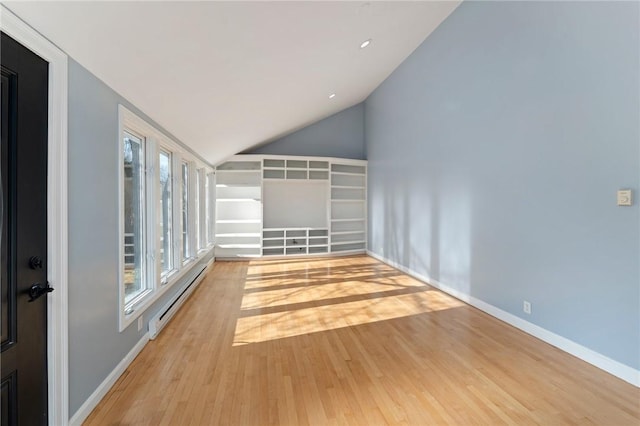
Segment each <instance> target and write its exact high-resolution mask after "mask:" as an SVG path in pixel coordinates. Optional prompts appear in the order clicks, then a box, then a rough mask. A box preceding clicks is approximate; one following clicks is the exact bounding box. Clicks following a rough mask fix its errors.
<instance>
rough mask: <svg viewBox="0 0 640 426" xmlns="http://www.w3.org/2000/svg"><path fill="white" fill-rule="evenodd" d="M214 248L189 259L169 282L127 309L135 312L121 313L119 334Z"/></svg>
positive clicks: (148, 292)
mask: <svg viewBox="0 0 640 426" xmlns="http://www.w3.org/2000/svg"><path fill="white" fill-rule="evenodd" d="M212 249H213V247H211V248H208V249H206V250H201V251H199V252H198V256H197V257H193V258H191V259H189V262H188V263H186V264H184V265H183V266H182V268H180V270H179V271H176V272H173V273H171V274H170V275H169V276H168V277H167V278H168V281H167V283H166V284H159V285H158V287H157V288H156V289H155V290H149V291H147V292H146V293H145V294H144V296H142V295H141V296H139V298H136V300H135V301H134V302H132V303H130V306H129V307H127V308H126V309H127V310H128V309H133V312H131V313H130V314H125V313H124V311H122V312H121V315H120V321H119V325H120V326H119V332H120V333H122V332H123V331H124V330H126V329H127V328H128V327H129V326H130V325H131V324H133V322H134V321H135V320H136V319H137V318H138V317H139V316H140V315H142V314H144V313H145V311H146V310H147V309H149V307H150V306H151V305H153V304H154V303H155V302H156V301H157V300H158V299H159V298H160V297H162V295H163V294H165V293H166V292H167V291H168V290H169V289H170V288H171V287H173V286H174V285H175V284H176V283H177V282H178V281H179V280H180V278H182V277H183V276H184V275H186V274H188V273H189V272H190V271H191V270H192V269H193V268H194V267H195V266H196V264H197V263H198V262H197V261H198V260H200V259H201V258H202V257H203V256H204V255H207V254H209V253H210V252H211V250H212Z"/></svg>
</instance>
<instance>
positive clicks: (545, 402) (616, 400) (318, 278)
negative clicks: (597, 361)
mask: <svg viewBox="0 0 640 426" xmlns="http://www.w3.org/2000/svg"><path fill="white" fill-rule="evenodd" d="M85 424H87V425H108V424H149V425H182V424H191V425H208V424H212V425H214V424H224V425H280V424H281V425H307V424H314V425H333V424H348V425H384V424H405V425H432V424H453V425H467V424H484V425H495V424H518V425H523V424H542V425H559V424H581V425H589V424H600V425H638V424H640V390H639V389H637V388H635V387H633V386H632V385H630V384H627V383H625V382H623V381H621V380H619V379H617V378H615V377H613V376H611V375H609V374H607V373H604V372H602V371H600V370H598V369H597V368H595V367H592V366H590V365H588V364H586V363H584V362H582V361H580V360H578V359H576V358H574V357H572V356H570V355H568V354H566V353H564V352H562V351H560V350H558V349H556V348H554V347H552V346H549V345H547V344H545V343H543V342H541V341H539V340H537V339H535V338H533V337H530V336H528V335H526V334H524V333H522V332H520V331H518V330H516V329H514V328H512V327H510V326H508V325H506V324H504V323H502V322H500V321H498V320H496V319H494V318H492V317H490V316H488V315H486V314H484V313H482V312H480V311H478V310H476V309H474V308H472V307H470V306H468V305H465V304H464V303H461V302H460V301H458V300H456V299H454V298H452V297H449V296H448V295H446V294H444V293H442V292H440V291H438V290H436V289H434V288H432V287H429V286H427V285H425V284H424V283H422V282H419V281H417V280H414V279H412V278H410V277H408V276H406V275H404V274H403V273H401V272H398V271H397V270H395V269H393V268H390V267H389V266H386V265H384V264H382V263H380V262H378V261H376V260H374V259H372V258H370V257H366V256H355V257H346V258H332V259H315V260H313V259H312V260H306V259H305V260H301V259H296V260H273V261H252V262H250V263H248V262H216V263H215V265H214V267H213V269H212V271H211V272H210V273H209V275H208V276H207V277H206V278H205V280H204V281H203V282H202V284H201V285H200V287H199V288H198V289H197V290H196V292H195V293H194V295H193V296H192V297H191V298H190V299H189V301H188V302H187V304H186V305H185V306H184V307H183V308H182V309H181V310H180V312H179V313H178V314H177V315H176V317H175V318H174V319H173V320H172V322H171V323H170V324H169V325H168V326H167V328H166V329H165V330H164V331H163V332H162V333H161V334H160V336H159V337H158V338H157V339H156V340H155V341H152V342H149V344H148V345H147V346H146V347H145V348H144V350H143V351H142V353H141V354H140V355H139V356H138V357H137V358H136V360H135V361H134V362H133V364H132V365H131V366H130V367H129V368H128V369H127V371H126V372H125V373H124V374H123V376H122V377H121V378H120V379H119V380H118V382H117V383H116V384H115V386H114V387H113V388H112V389H111V391H110V392H109V393H108V394H107V396H106V397H105V398H104V399H103V401H102V402H101V403H100V404H99V405H98V407H97V408H96V409H95V410H94V411H93V413H92V414H91V415H90V417H89V418H88V419H87V421H86V423H85Z"/></svg>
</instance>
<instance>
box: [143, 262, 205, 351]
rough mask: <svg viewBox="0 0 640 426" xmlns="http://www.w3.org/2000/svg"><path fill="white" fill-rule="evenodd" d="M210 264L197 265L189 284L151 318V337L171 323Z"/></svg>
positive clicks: (154, 336)
mask: <svg viewBox="0 0 640 426" xmlns="http://www.w3.org/2000/svg"><path fill="white" fill-rule="evenodd" d="M208 266H209V265H208V264H205V265H202V267H197V268H196V270H195V271H194V272H195V274H194V275H195V276H194V277H193V278H192V279H191V280H190V281H187V284H185V285H184V287H183V288H182V290H181V291H178V293H176V295H175V296H174V297H173V298H172V299H171V300H169V302H168V303H167V304H166V305H165V306H164V307H163V308H162V309H160V312H158V313H157V314H156V315H155V316H154V317H153V318H151V321H149V338H150V339H151V340H153V339H155V338H156V337H157V336H158V334H160V331H162V329H163V328H164V326H165V325H167V323H169V320H171V318H172V317H173V316H174V315H175V313H176V312H178V310H179V309H180V307H181V306H182V304H183V303H184V302H185V301H186V300H187V299H188V298H189V296H190V295H191V293H193V291H194V290H195V289H196V287H198V284H200V281H202V279H203V278H204V276H205V270H206V269H207V267H208Z"/></svg>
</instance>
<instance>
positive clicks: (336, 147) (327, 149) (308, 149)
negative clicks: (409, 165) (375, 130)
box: [244, 103, 366, 160]
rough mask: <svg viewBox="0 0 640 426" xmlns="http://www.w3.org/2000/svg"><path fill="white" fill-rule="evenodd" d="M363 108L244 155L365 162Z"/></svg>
mask: <svg viewBox="0 0 640 426" xmlns="http://www.w3.org/2000/svg"><path fill="white" fill-rule="evenodd" d="M363 119H364V104H363V103H360V104H358V105H355V106H352V107H351V108H347V109H345V110H342V111H340V112H338V113H336V114H334V115H332V116H330V117H327V118H325V119H324V120H320V121H318V122H317V123H314V124H311V125H309V126H307V127H305V128H303V129H301V130H298V131H297V132H294V133H292V134H290V135H287V136H284V137H283V138H280V139H278V140H276V141H273V142H271V143H268V144H266V145H263V146H260V147H257V148H255V149H252V150H249V151H247V152H244V154H272V155H302V156H314V157H338V158H352V159H355V160H364V159H366V157H365V151H364V123H363Z"/></svg>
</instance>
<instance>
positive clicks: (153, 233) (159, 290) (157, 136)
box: [117, 105, 212, 332]
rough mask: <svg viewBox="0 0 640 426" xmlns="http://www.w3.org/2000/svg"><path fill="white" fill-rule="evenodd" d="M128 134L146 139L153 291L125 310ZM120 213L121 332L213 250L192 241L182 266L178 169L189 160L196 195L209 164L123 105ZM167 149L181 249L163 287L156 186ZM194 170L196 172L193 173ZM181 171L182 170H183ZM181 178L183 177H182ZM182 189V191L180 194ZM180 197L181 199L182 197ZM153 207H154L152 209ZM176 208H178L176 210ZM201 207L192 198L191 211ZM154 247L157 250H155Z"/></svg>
mask: <svg viewBox="0 0 640 426" xmlns="http://www.w3.org/2000/svg"><path fill="white" fill-rule="evenodd" d="M125 130H126V131H128V132H131V133H134V134H136V135H139V136H141V137H143V139H144V140H145V145H146V146H145V161H146V164H145V167H146V171H145V172H146V177H145V184H146V185H147V187H146V198H145V215H146V216H145V218H146V220H147V224H146V225H145V232H146V239H145V243H146V244H147V249H146V258H145V259H146V262H147V284H148V285H149V290H148V291H145V292H144V293H143V294H141V295H140V296H138V297H137V298H136V299H135V300H134V301H132V302H131V303H130V304H129V305H127V306H126V307H125V304H124V244H122V241H124V193H123V192H124V169H123V167H122V164H123V163H124V158H123V156H124V154H123V150H122V140H123V136H124V132H125ZM117 147H118V212H119V221H118V235H119V244H118V250H119V253H118V254H119V256H118V269H119V271H118V276H119V280H118V294H119V304H118V306H119V308H118V311H119V312H118V318H119V321H118V325H119V331H120V332H122V331H124V330H125V329H126V328H127V327H129V326H130V325H131V324H133V322H134V321H135V320H136V319H137V318H138V317H139V316H140V315H142V314H143V313H144V312H145V310H146V309H147V308H149V306H151V305H152V304H153V303H154V302H155V301H156V300H158V298H160V297H161V296H162V295H163V294H164V293H165V292H166V291H167V290H169V289H170V288H171V287H172V286H173V285H174V284H175V283H176V282H177V281H178V280H179V279H180V278H181V277H182V276H184V275H185V274H186V273H187V272H189V271H190V270H191V269H192V268H193V266H194V265H195V264H196V262H195V261H196V260H197V259H199V258H201V257H202V256H203V255H206V254H208V253H209V252H210V251H211V249H212V248H209V249H207V250H200V251H198V250H197V247H195V244H196V238H190V239H189V240H190V244H191V245H192V249H191V253H194V255H193V256H191V258H190V259H189V261H188V262H185V263H182V254H181V248H182V247H181V245H182V244H181V243H182V240H181V237H180V238H177V235H178V236H181V235H182V229H181V227H180V215H176V214H175V212H176V211H180V210H179V209H180V199H181V196H182V192H181V191H182V185H181V182H179V181H178V180H177V179H180V180H181V179H182V178H181V173H178V174H176V173H175V171H176V170H180V168H181V166H182V162H183V161H184V160H186V161H187V162H188V164H189V173H190V175H189V178H190V181H191V182H190V186H191V185H193V188H190V191H191V193H192V194H193V193H194V192H195V179H196V175H197V173H196V170H197V169H198V168H200V169H203V170H212V169H211V168H210V167H209V166H208V165H206V164H204V163H203V162H201V161H199V160H198V159H197V158H196V157H195V156H194V155H192V154H191V153H189V152H188V151H186V150H185V148H184V147H183V146H181V145H180V144H178V143H177V142H175V141H174V140H172V139H171V138H169V137H168V136H167V135H165V134H164V133H162V132H160V131H159V130H157V129H156V128H155V127H153V126H152V125H150V124H149V123H147V122H146V121H145V120H143V119H142V118H140V117H139V116H138V115H136V114H135V113H133V112H131V111H130V110H129V109H127V108H126V107H124V106H123V105H119V106H118V144H117ZM160 149H164V150H167V151H170V152H171V154H172V162H173V163H172V167H173V171H174V175H173V177H172V179H174V181H173V191H174V192H173V194H172V196H173V199H172V202H173V207H174V211H173V213H174V214H173V217H172V221H173V222H172V223H173V226H174V235H173V237H174V247H176V245H177V246H178V250H174V269H173V271H172V272H171V273H170V274H169V275H168V276H167V281H166V282H165V283H163V284H161V283H160V277H161V274H160V272H161V271H160V261H159V256H160V235H159V224H158V214H159V212H158V211H157V210H158V208H157V207H158V202H159V199H158V197H159V193H158V191H159V190H158V187H159V184H156V181H157V182H159V171H158V167H157V164H158V162H159V159H158V154H159V150H160ZM192 171H193V172H192ZM180 172H181V171H180ZM178 176H180V178H178ZM178 189H179V191H178ZM178 195H179V196H178ZM149 206H153V207H152V208H149ZM176 206H178V207H177V209H176ZM196 208H197V206H196V205H195V197H193V196H191V197H189V209H190V211H191V212H192V211H195V209H196ZM189 221H190V224H189V228H188V229H189V231H190V232H193V230H195V229H197V228H196V227H195V226H194V224H193V221H195V214H192V213H190V214H189ZM176 229H179V230H180V233H179V234H176V232H175V230H176ZM151 248H153V249H151ZM125 309H126V311H127V312H129V313H125Z"/></svg>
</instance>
